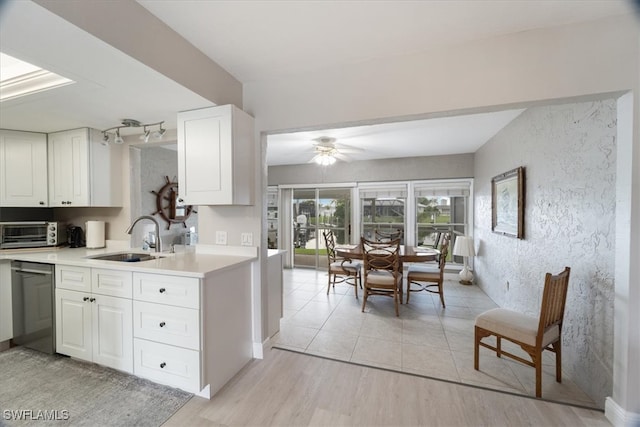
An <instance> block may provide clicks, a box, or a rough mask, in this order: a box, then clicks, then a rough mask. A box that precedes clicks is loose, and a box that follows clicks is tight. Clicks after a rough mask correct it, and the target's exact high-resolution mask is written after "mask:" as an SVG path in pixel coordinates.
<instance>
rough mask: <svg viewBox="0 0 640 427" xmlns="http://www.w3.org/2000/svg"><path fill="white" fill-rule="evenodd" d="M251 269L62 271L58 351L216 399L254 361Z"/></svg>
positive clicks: (58, 271) (59, 273) (61, 268)
mask: <svg viewBox="0 0 640 427" xmlns="http://www.w3.org/2000/svg"><path fill="white" fill-rule="evenodd" d="M250 285H251V266H250V265H249V264H248V263H244V264H240V265H238V266H234V267H233V268H228V269H224V270H223V271H217V272H216V274H211V275H207V276H206V277H205V278H202V279H201V278H197V277H184V276H179V275H174V276H172V275H166V274H157V273H142V272H127V271H122V270H109V269H99V268H89V267H76V266H64V265H56V335H57V336H56V343H57V351H58V353H62V354H66V355H69V356H72V357H77V358H79V359H84V360H88V361H93V362H95V363H99V364H101V365H105V366H109V367H112V368H116V369H120V370H122V371H126V372H133V374H134V375H136V376H139V377H142V378H147V379H149V380H151V381H155V382H158V383H161V384H166V385H169V386H172V387H178V388H181V389H183V390H186V391H188V392H191V393H195V394H197V395H198V396H201V397H206V398H211V397H212V396H213V395H214V394H215V393H216V392H217V391H218V390H220V389H221V388H222V387H223V386H224V384H226V383H227V382H228V381H229V380H230V379H231V378H232V377H233V376H234V375H235V374H236V373H238V371H240V369H242V367H243V366H245V365H246V364H247V363H248V362H249V361H250V360H251V359H252V357H253V347H252V345H253V344H252V339H251V334H252V330H251V286H250Z"/></svg>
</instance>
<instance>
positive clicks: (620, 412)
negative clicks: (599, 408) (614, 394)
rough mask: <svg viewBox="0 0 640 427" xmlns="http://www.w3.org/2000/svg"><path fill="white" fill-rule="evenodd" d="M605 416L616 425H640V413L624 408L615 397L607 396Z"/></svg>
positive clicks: (625, 426) (627, 426)
mask: <svg viewBox="0 0 640 427" xmlns="http://www.w3.org/2000/svg"><path fill="white" fill-rule="evenodd" d="M604 416H605V417H607V419H608V420H609V422H610V423H611V424H613V426H614V427H634V426H639V425H640V414H637V413H635V412H628V411H625V410H624V409H622V407H621V406H620V405H618V404H617V403H616V402H615V401H614V400H613V398H611V397H607V398H606V400H605V402H604Z"/></svg>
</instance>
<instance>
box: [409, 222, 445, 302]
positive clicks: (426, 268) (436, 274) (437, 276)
mask: <svg viewBox="0 0 640 427" xmlns="http://www.w3.org/2000/svg"><path fill="white" fill-rule="evenodd" d="M449 238H450V235H449V234H445V235H444V237H443V238H442V246H441V247H440V257H439V258H438V262H437V263H415V264H411V265H410V266H409V270H408V273H407V304H409V298H410V297H411V292H420V291H427V292H431V293H433V294H439V295H440V303H441V304H442V308H445V307H446V306H445V304H444V268H445V265H446V263H447V255H448V253H449ZM411 285H416V286H418V288H416V287H415V286H414V287H413V288H412V287H411Z"/></svg>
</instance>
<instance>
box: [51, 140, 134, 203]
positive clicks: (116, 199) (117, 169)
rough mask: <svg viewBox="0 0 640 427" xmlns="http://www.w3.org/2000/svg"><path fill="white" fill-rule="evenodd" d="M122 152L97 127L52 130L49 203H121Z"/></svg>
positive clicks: (119, 147)
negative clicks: (105, 142)
mask: <svg viewBox="0 0 640 427" xmlns="http://www.w3.org/2000/svg"><path fill="white" fill-rule="evenodd" d="M120 156H121V146H114V145H107V144H103V143H102V140H101V138H100V132H99V131H96V130H94V129H86V128H84V129H74V130H68V131H63V132H55V133H50V134H49V206H52V207H86V206H104V207H108V206H121V205H122V196H121V193H122V189H121V186H122V168H121V166H120V164H121V159H120Z"/></svg>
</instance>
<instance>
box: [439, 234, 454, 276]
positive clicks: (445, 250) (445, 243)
mask: <svg viewBox="0 0 640 427" xmlns="http://www.w3.org/2000/svg"><path fill="white" fill-rule="evenodd" d="M450 238H451V235H450V234H449V233H446V234H445V235H444V236H443V237H442V246H440V258H438V264H439V266H440V277H442V276H443V275H444V266H445V265H446V263H447V256H448V255H449V239H450Z"/></svg>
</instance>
